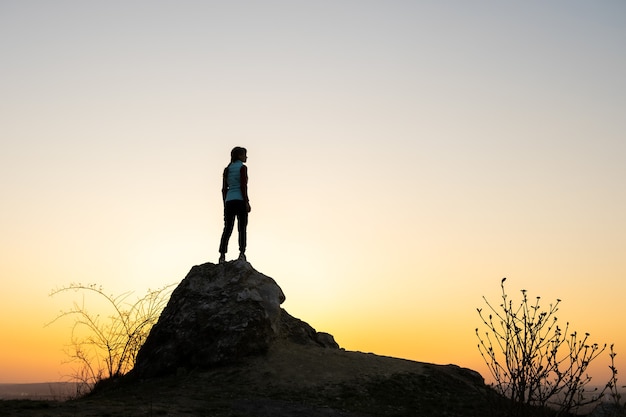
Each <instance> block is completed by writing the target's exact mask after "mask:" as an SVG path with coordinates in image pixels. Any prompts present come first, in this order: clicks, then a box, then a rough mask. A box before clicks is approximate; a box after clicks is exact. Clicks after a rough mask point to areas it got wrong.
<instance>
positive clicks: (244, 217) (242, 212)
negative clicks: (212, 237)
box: [220, 200, 248, 253]
mask: <svg viewBox="0 0 626 417" xmlns="http://www.w3.org/2000/svg"><path fill="white" fill-rule="evenodd" d="M235 217H236V218H237V231H238V232H239V252H242V253H243V252H245V251H246V227H247V226H248V207H247V205H246V203H245V202H244V201H243V200H230V201H227V202H226V203H225V204H224V233H222V240H221V241H220V253H226V252H228V240H229V239H230V235H231V234H232V233H233V228H234V226H235Z"/></svg>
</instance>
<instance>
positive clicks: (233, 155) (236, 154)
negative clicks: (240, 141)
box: [230, 146, 248, 162]
mask: <svg viewBox="0 0 626 417" xmlns="http://www.w3.org/2000/svg"><path fill="white" fill-rule="evenodd" d="M247 153H248V151H247V150H246V148H242V147H241V146H235V147H234V148H233V150H232V151H230V162H235V161H242V162H246V161H245V160H246V159H247Z"/></svg>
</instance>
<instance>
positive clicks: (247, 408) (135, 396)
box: [0, 341, 503, 417]
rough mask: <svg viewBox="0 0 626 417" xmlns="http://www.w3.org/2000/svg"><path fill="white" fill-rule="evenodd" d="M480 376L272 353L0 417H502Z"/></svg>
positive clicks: (326, 352)
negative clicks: (209, 369)
mask: <svg viewBox="0 0 626 417" xmlns="http://www.w3.org/2000/svg"><path fill="white" fill-rule="evenodd" d="M499 408H500V407H499V406H498V403H497V402H496V401H495V400H494V397H493V396H492V395H491V394H490V390H489V389H487V387H485V385H484V384H483V382H482V378H481V377H480V375H478V374H477V373H476V372H474V371H471V370H468V369H463V368H459V367H457V366H454V365H447V366H441V365H432V364H425V363H420V362H413V361H407V360H402V359H396V358H389V357H381V356H377V355H373V354H365V353H359V352H346V351H343V350H335V349H324V348H318V347H312V346H301V345H298V344H294V343H290V342H286V341H284V342H279V343H275V344H274V345H272V347H271V348H270V351H269V352H268V353H267V355H262V356H257V357H252V358H249V359H248V360H246V361H243V362H241V363H238V364H234V365H229V366H222V367H219V368H216V369H214V370H211V371H202V372H201V371H197V372H181V373H180V374H179V375H177V376H170V377H164V378H152V379H147V380H132V379H129V378H124V379H122V380H119V381H114V382H109V383H107V384H105V386H103V387H102V388H101V389H98V390H96V391H95V392H94V393H92V394H91V395H89V396H87V397H84V398H80V399H75V400H70V401H65V402H54V401H0V415H1V416H16V417H17V416H49V417H60V416H68V417H69V416H72V417H73V416H84V417H88V416H128V417H139V416H142V417H144V416H215V417H222V416H223V417H226V416H232V417H234V416H239V417H246V416H250V417H292V416H293V417H296V416H298V417H303V416H310V417H367V416H432V417H437V416H468V417H469V416H472V417H474V416H497V415H503V414H501V413H500V412H498V411H497V410H498V409H499Z"/></svg>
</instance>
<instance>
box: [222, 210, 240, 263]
mask: <svg viewBox="0 0 626 417" xmlns="http://www.w3.org/2000/svg"><path fill="white" fill-rule="evenodd" d="M233 206H234V205H233V201H227V202H226V203H225V204H224V232H222V239H221V240H220V253H221V254H225V253H226V252H228V240H229V239H230V235H231V234H232V233H233V228H234V226H235V216H236V214H237V212H236V210H234V209H235V208H236V207H233Z"/></svg>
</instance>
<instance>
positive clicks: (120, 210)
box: [0, 0, 626, 385]
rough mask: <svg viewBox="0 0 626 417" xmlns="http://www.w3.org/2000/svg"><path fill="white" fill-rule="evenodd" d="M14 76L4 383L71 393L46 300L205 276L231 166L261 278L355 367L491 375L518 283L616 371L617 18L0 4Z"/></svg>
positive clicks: (347, 3)
mask: <svg viewBox="0 0 626 417" xmlns="http://www.w3.org/2000/svg"><path fill="white" fill-rule="evenodd" d="M0 57H1V58H0V198H1V204H0V210H1V216H0V334H1V335H2V338H1V342H0V383H2V382H7V383H8V382H45V381H57V380H62V379H64V377H66V376H67V375H68V373H70V368H69V365H67V364H65V363H64V362H65V361H66V359H67V357H66V356H65V355H64V349H65V348H66V346H67V345H68V344H69V342H70V327H71V324H72V322H71V320H60V321H57V322H56V323H54V324H52V325H49V326H45V325H46V323H48V322H50V321H52V320H53V319H54V318H55V317H56V315H57V314H58V313H59V311H61V310H67V309H68V308H69V307H71V304H72V302H73V301H76V300H80V294H78V293H69V294H64V295H59V296H54V297H51V296H50V295H49V294H50V292H51V291H52V290H53V289H55V288H59V287H63V286H67V285H69V284H70V283H76V282H80V283H84V284H86V283H96V284H98V285H102V286H103V287H104V288H105V291H107V292H109V293H111V294H121V293H125V292H127V291H133V295H134V294H137V297H139V296H141V295H143V294H144V293H145V292H146V291H147V290H148V289H155V288H159V287H162V286H164V285H167V284H171V283H178V282H180V281H181V280H182V279H183V278H184V277H185V275H186V274H187V272H188V271H189V270H190V269H191V267H192V266H194V265H198V264H202V263H206V262H213V263H215V262H217V259H218V256H219V254H218V251H217V249H218V245H219V237H220V235H221V231H222V227H223V218H222V210H223V208H222V201H221V191H220V188H221V173H222V170H223V168H224V167H225V166H226V164H227V163H228V162H229V155H230V150H231V149H232V148H233V147H234V146H244V147H246V148H247V149H248V162H247V165H248V172H249V178H250V180H249V195H250V199H251V205H252V212H251V213H250V220H249V227H248V249H247V252H246V253H247V257H248V261H249V262H250V263H251V264H252V266H253V267H254V268H255V269H257V270H258V271H260V272H262V273H264V274H265V275H268V276H270V277H272V278H274V279H275V280H276V281H277V283H278V284H279V285H280V286H281V288H282V289H283V291H284V293H285V295H286V298H287V299H286V301H285V303H284V304H283V307H284V308H285V309H286V310H287V311H288V312H289V313H290V314H292V315H293V316H295V317H298V318H300V319H302V320H304V321H306V322H308V323H309V324H311V325H312V326H313V327H315V328H316V329H317V330H318V331H324V332H328V333H331V334H333V335H334V337H335V339H336V341H337V342H338V343H339V344H340V345H341V346H342V347H343V348H345V349H347V350H356V351H363V352H373V353H376V354H379V355H386V356H394V357H400V358H406V359H411V360H417V361H423V362H431V363H439V364H448V363H454V364H457V365H459V366H464V367H469V368H472V369H475V370H477V371H479V372H481V374H482V375H483V376H484V377H485V378H488V373H487V369H486V367H485V365H484V363H483V361H482V358H481V357H480V354H479V352H478V349H477V344H478V340H477V338H476V335H475V329H476V328H477V327H480V325H481V322H480V319H479V317H478V314H477V312H476V308H479V307H485V303H484V300H483V298H482V297H483V296H484V297H486V298H487V299H488V300H489V301H492V302H493V303H498V302H499V300H498V297H499V295H500V280H501V279H502V278H503V277H507V281H506V288H507V292H508V294H509V295H510V297H512V298H514V299H519V297H520V290H522V289H525V290H527V291H528V293H529V296H530V297H531V298H533V299H534V297H535V296H541V297H542V298H541V300H542V303H545V304H544V305H545V306H546V307H547V306H548V304H549V303H551V302H554V301H555V300H556V299H557V298H558V299H561V300H562V302H561V305H560V310H559V312H558V314H557V317H558V319H559V322H561V323H565V322H569V323H570V326H571V328H572V329H575V330H578V331H579V332H583V333H584V332H589V333H590V334H591V339H593V341H596V342H598V343H601V344H603V343H609V344H611V343H614V344H615V350H616V352H617V354H618V355H617V357H616V363H617V367H618V370H623V371H621V374H623V373H624V372H626V334H625V331H624V330H625V326H624V319H623V318H624V317H626V303H624V302H623V299H624V297H625V296H626V256H625V255H626V254H625V252H626V216H625V213H626V187H625V185H626V184H625V183H626V163H624V161H626V117H624V115H625V114H626V77H625V76H624V74H626V2H623V1H621V0H602V1H594V2H589V1H582V0H554V1H550V2H545V1H539V0H530V1H525V2H498V1H483V0H477V1H472V2H467V1H464V0H450V1H420V0H415V1H401V0H391V1H384V2H383V1H369V0H365V1H364V0H358V1H357V0H339V1H335V0H333V1H327V0H319V1H286V0H285V1H279V0H270V1H238V0H236V1H192V0H183V1H163V0H157V1H144V0H136V1H132V2H127V1H116V0H114V1H107V2H95V1H71V0H59V1H55V2H48V1H43V0H28V1H17V0H0ZM236 257H237V247H236V238H232V239H231V243H230V251H229V253H228V255H227V259H234V258H236ZM89 307H90V308H91V305H89ZM608 365H609V359H608V355H605V356H603V357H600V358H598V359H597V360H596V361H595V364H594V366H596V367H597V368H593V370H591V373H592V375H593V376H594V378H595V379H594V382H597V383H599V384H603V383H604V382H606V379H607V376H606V375H607V371H608ZM621 382H622V383H624V384H625V385H626V380H624V381H621Z"/></svg>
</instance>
